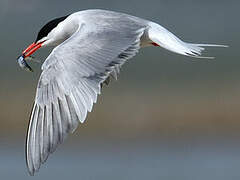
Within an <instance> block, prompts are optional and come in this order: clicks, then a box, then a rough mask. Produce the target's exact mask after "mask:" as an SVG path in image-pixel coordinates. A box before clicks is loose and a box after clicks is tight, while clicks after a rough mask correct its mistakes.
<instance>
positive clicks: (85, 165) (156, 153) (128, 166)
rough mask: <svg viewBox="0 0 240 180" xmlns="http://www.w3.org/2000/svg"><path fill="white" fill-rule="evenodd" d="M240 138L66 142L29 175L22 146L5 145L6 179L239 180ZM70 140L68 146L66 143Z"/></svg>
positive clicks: (0, 168) (0, 152) (0, 164)
mask: <svg viewBox="0 0 240 180" xmlns="http://www.w3.org/2000/svg"><path fill="white" fill-rule="evenodd" d="M236 143H237V142H228V143H227V141H225V142H221V141H218V142H209V143H206V141H205V142H204V143H203V144H202V143H199V142H198V143H195V142H188V143H186V142H175V143H173V142H163V141H158V140H154V141H150V140H146V139H145V140H142V141H138V142H134V141H133V142H123V141H121V142H120V141H118V142H110V141H109V142H106V141H98V142H97V141H90V142H88V141H81V142H78V145H75V146H74V147H73V146H70V147H68V145H69V144H71V143H68V142H67V143H66V144H65V145H64V146H62V147H61V148H60V149H58V150H57V152H56V153H55V154H54V155H53V156H51V157H50V158H49V159H48V161H47V163H46V164H44V165H43V166H42V168H41V169H40V172H38V173H37V174H36V175H35V176H34V178H33V177H30V176H29V175H28V174H27V171H26V166H25V160H24V154H23V147H22V145H20V144H14V145H11V147H12V148H9V147H7V148H4V147H3V148H1V149H0V158H1V161H0V177H1V179H18V180H25V179H36V180H37V179H39V180H40V179H41V180H42V179H57V180H66V179H84V180H88V179H89V180H95V179H98V180H113V179H114V180H146V179H150V180H160V179H164V180H238V179H239V178H240V172H239V170H240V153H239V152H240V146H239V143H238V145H236ZM67 144H68V145H67Z"/></svg>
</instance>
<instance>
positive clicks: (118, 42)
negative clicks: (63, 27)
mask: <svg viewBox="0 0 240 180" xmlns="http://www.w3.org/2000/svg"><path fill="white" fill-rule="evenodd" d="M111 27H112V25H111ZM89 29H91V28H88V27H87V25H82V26H80V27H79V28H78V30H77V31H76V32H75V33H74V34H73V35H72V36H71V37H70V38H69V39H68V40H66V41H65V42H63V43H62V44H61V45H59V46H58V47H56V48H55V49H54V50H53V51H52V53H51V54H50V55H49V56H48V58H47V59H46V61H45V62H44V64H43V66H42V70H43V72H42V74H41V76H40V80H39V83H38V87H37V93H36V98H35V103H34V105H33V110H32V114H31V117H30V123H29V128H28V134H27V144H26V161H27V166H28V169H29V173H30V174H31V175H33V174H34V173H35V172H36V171H38V169H39V168H40V165H41V164H42V163H44V162H45V161H46V159H47V158H48V155H49V154H50V153H52V152H54V151H55V149H56V147H57V146H58V144H61V143H62V142H63V140H64V138H66V136H67V135H68V134H69V133H71V132H73V131H74V130H75V129H76V128H77V126H78V123H79V122H81V123H83V122H84V120H85V118H86V115H87V112H90V111H91V110H92V106H93V103H95V102H96V101H97V95H98V94H100V89H101V88H100V84H101V83H102V82H103V81H105V80H106V78H107V77H108V76H109V74H110V73H112V72H113V71H115V69H118V67H120V66H121V65H122V64H123V63H124V62H125V61H126V60H127V59H129V58H131V57H133V56H134V55H135V54H136V53H137V51H138V50H139V48H140V38H141V36H142V34H143V33H144V30H145V27H143V26H140V25H139V26H137V25H134V26H131V25H129V24H127V25H124V24H123V25H118V26H117V27H112V28H107V29H106V27H103V28H102V29H101V28H99V29H98V30H97V31H96V30H95V31H91V30H89Z"/></svg>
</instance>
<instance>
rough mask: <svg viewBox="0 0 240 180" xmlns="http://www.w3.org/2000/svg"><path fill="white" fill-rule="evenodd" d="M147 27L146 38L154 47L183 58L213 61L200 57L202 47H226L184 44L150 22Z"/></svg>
mask: <svg viewBox="0 0 240 180" xmlns="http://www.w3.org/2000/svg"><path fill="white" fill-rule="evenodd" d="M149 25H150V28H149V30H148V36H149V39H150V40H151V41H152V42H153V44H154V45H158V46H161V47H163V48H165V49H167V50H169V51H172V52H175V53H178V54H182V55H185V56H191V57H195V58H208V59H213V58H214V57H205V56H201V55H202V51H203V50H204V47H228V46H225V45H217V44H193V43H186V42H183V41H182V40H180V39H179V38H178V37H176V36H175V35H174V34H173V33H171V32H170V31H168V30H167V29H165V28H164V27H162V26H160V25H158V24H156V23H153V22H151V23H149Z"/></svg>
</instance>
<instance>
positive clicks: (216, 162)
mask: <svg viewBox="0 0 240 180" xmlns="http://www.w3.org/2000/svg"><path fill="white" fill-rule="evenodd" d="M239 7H240V1H235V0H181V1H177V0H175V1H174V0H171V1H169V0H148V1H141V0H121V1H112V0H99V1H97V0H88V1H83V0H68V1H57V0H51V1H48V0H41V1H40V0H32V1H30V0H1V1H0V26H1V33H0V39H1V44H0V52H1V60H0V83H1V87H0V109H1V112H0V120H1V122H0V178H1V179H3V178H5V179H16V178H17V179H43V178H45V179H50V178H54V179H66V178H74V179H75V178H79V179H87V180H88V179H90V180H92V179H98V180H108V179H115V180H118V179H119V180H123V179H124V180H129V179H131V180H134V179H137V180H142V179H143V180H145V179H154V180H155V179H156V180H157V179H166V180H175V179H176V180H188V179H189V180H193V179H194V180H198V179H199V180H200V179H201V180H202V179H205V180H226V179H228V180H230V179H239V178H240V140H239V137H240V109H239V106H240V78H239V75H240V71H239V68H240V61H239V57H240V55H239V49H238V48H239V47H238V46H239V43H240V39H239V27H240V25H239V22H238V18H239ZM90 8H101V9H108V10H114V11H119V12H124V13H128V14H132V15H135V16H139V17H142V18H145V19H148V20H152V21H155V22H157V23H159V24H161V25H163V26H164V27H166V28H167V29H169V30H170V31H171V32H173V33H174V34H176V35H178V36H179V37H180V38H181V39H183V40H185V41H188V42H196V43H216V44H226V45H229V46H230V47H229V48H209V49H208V51H207V53H206V54H205V55H208V56H216V59H214V60H204V59H193V58H189V57H183V56H180V55H176V54H173V53H171V52H168V51H166V50H163V49H161V48H145V49H142V50H141V51H140V53H139V54H138V55H137V56H136V57H134V58H133V59H131V60H130V61H128V62H127V63H126V65H125V66H123V68H122V71H121V75H120V76H119V80H118V81H115V82H112V83H111V84H110V86H108V87H104V88H103V91H102V95H101V96H99V99H98V102H97V104H95V106H94V109H93V112H92V113H89V114H88V117H87V121H86V123H84V124H81V125H80V126H79V128H78V129H77V131H76V132H75V133H74V134H72V135H70V136H69V137H68V139H67V140H66V141H65V143H64V144H63V145H61V146H60V147H59V148H58V149H57V151H56V152H55V153H54V154H53V155H51V156H50V157H49V159H48V161H47V163H46V164H44V165H43V166H42V168H41V169H40V172H39V173H37V174H36V175H35V177H30V176H29V175H28V173H27V169H26V165H25V153H24V149H25V136H26V131H27V126H28V119H29V114H30V110H31V106H32V104H33V100H34V96H35V89H36V85H37V81H38V78H39V75H40V73H41V71H40V64H36V63H32V64H31V66H32V67H33V68H34V70H35V72H34V73H29V72H25V71H23V70H21V69H20V67H19V66H18V64H17V63H16V60H15V59H16V57H17V56H18V55H20V53H21V51H22V50H23V49H25V48H26V47H27V46H28V45H29V44H30V43H32V42H33V41H34V40H35V38H36V35H37V32H38V31H39V30H40V28H41V27H42V26H43V25H44V24H45V23H46V22H48V21H49V20H51V19H53V18H56V17H60V16H64V15H66V14H69V13H72V12H75V11H79V10H85V9H90ZM50 50H51V49H47V50H46V49H45V50H44V49H42V50H39V51H38V52H37V53H36V54H35V57H36V58H38V59H41V60H42V62H43V61H44V59H45V58H46V57H47V55H48V54H49V53H50Z"/></svg>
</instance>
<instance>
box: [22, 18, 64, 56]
mask: <svg viewBox="0 0 240 180" xmlns="http://www.w3.org/2000/svg"><path fill="white" fill-rule="evenodd" d="M67 17H68V16H64V17H60V18H56V19H53V20H51V21H50V22H48V23H47V24H45V25H44V26H43V27H42V28H41V30H40V31H39V32H38V35H37V38H36V40H35V42H33V43H32V44H31V45H29V46H28V47H27V48H26V49H25V50H24V51H23V52H22V54H23V56H24V57H29V56H30V55H32V54H33V53H34V52H35V51H37V50H38V49H39V48H41V47H44V46H51V45H57V44H56V41H58V39H57V38H56V36H55V34H56V33H55V32H54V31H56V29H57V26H58V24H59V23H61V22H62V21H64V20H65V19H66V18H67Z"/></svg>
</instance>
